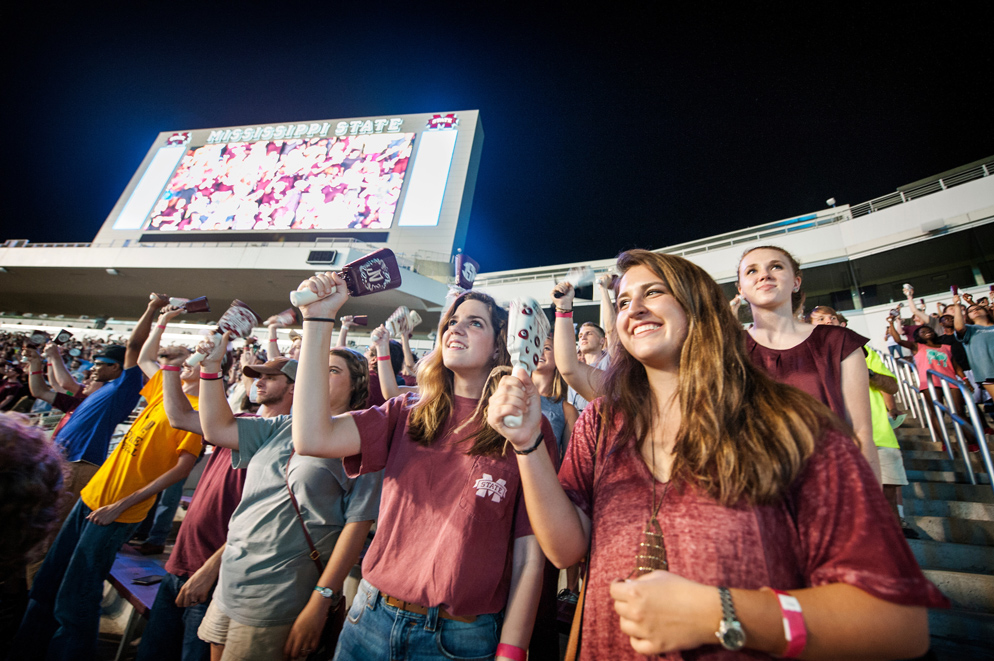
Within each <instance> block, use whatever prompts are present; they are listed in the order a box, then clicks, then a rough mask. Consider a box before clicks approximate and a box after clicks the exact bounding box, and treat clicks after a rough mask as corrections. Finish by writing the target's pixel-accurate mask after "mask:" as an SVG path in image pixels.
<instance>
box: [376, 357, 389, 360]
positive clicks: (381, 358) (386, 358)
mask: <svg viewBox="0 0 994 661" xmlns="http://www.w3.org/2000/svg"><path fill="white" fill-rule="evenodd" d="M376 360H390V356H377V357H376Z"/></svg>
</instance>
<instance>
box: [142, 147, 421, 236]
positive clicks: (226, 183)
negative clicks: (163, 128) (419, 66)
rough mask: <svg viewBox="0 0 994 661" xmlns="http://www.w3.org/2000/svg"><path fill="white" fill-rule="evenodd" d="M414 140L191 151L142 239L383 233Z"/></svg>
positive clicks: (154, 210)
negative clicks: (235, 233) (226, 233)
mask: <svg viewBox="0 0 994 661" xmlns="http://www.w3.org/2000/svg"><path fill="white" fill-rule="evenodd" d="M415 135H416V134H415V133H391V134H376V135H360V136H345V137H329V138H314V139H310V140H268V141H266V140H263V141H259V142H234V143H226V144H211V145H205V146H203V147H195V148H192V149H189V150H188V151H187V152H186V154H185V155H184V156H183V158H182V160H181V161H180V163H179V165H178V166H177V168H176V171H175V173H174V174H173V176H172V178H171V179H170V181H169V183H168V184H167V186H166V188H165V191H164V192H163V194H162V195H161V197H159V199H158V201H157V202H156V203H155V205H154V207H153V208H152V211H151V213H150V214H149V218H148V221H147V222H146V224H145V226H144V227H143V231H144V232H198V231H204V232H217V231H223V230H242V231H255V230H261V231H263V230H268V231H273V230H345V229H348V230H362V229H371V230H373V229H377V230H380V229H386V228H389V227H390V226H391V224H392V223H393V220H394V215H395V214H396V211H397V203H398V201H399V199H400V193H401V189H402V187H403V184H404V177H405V175H406V173H407V169H408V163H409V161H410V158H411V153H412V151H413V148H414V136H415Z"/></svg>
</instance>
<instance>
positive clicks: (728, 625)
mask: <svg viewBox="0 0 994 661" xmlns="http://www.w3.org/2000/svg"><path fill="white" fill-rule="evenodd" d="M718 594H719V595H720V596H721V624H719V625H718V630H717V631H716V632H715V634H714V635H715V636H717V638H718V641H719V642H720V643H721V646H722V647H724V648H725V649H726V650H730V651H732V652H737V651H739V650H740V649H742V648H743V647H745V644H746V634H745V631H744V630H743V629H742V623H741V622H739V619H738V617H737V616H736V615H735V606H734V605H733V604H732V593H731V592H730V591H729V589H728V588H726V587H719V588H718Z"/></svg>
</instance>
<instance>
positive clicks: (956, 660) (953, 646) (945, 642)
mask: <svg viewBox="0 0 994 661" xmlns="http://www.w3.org/2000/svg"><path fill="white" fill-rule="evenodd" d="M930 642H931V644H932V647H931V650H930V655H929V656H925V657H922V659H928V660H929V661H933V660H934V661H994V649H992V648H991V645H990V643H988V642H986V641H981V642H978V643H973V644H971V643H967V642H963V641H961V640H958V639H954V638H943V637H940V636H932V639H931V641H930Z"/></svg>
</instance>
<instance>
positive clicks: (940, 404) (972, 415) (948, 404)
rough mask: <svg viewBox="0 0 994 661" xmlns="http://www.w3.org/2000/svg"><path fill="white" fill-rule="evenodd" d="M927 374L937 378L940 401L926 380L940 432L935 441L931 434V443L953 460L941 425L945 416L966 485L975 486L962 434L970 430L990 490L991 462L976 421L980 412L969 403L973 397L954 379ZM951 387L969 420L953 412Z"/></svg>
mask: <svg viewBox="0 0 994 661" xmlns="http://www.w3.org/2000/svg"><path fill="white" fill-rule="evenodd" d="M928 374H929V375H930V376H934V377H937V378H938V379H939V380H940V383H941V384H942V398H941V399H940V398H939V397H938V392H936V387H935V383H934V380H933V379H928V394H929V397H931V399H932V406H934V407H935V417H936V418H937V419H938V421H939V428H940V430H941V431H942V437H941V439H936V438H935V434H934V433H933V438H932V440H933V441H936V440H941V442H942V444H943V445H944V446H945V448H946V454H948V455H949V458H950V459H951V460H953V461H954V462H955V461H956V456H955V455H954V454H953V445H952V443H951V442H950V440H949V431H948V430H947V429H946V425H945V424H943V418H942V414H943V413H945V414H946V415H948V416H949V418H950V419H951V420H952V421H953V431H955V432H956V446H957V448H958V449H959V454H960V459H961V461H962V463H963V466H965V467H966V476H967V479H969V480H970V484H977V476H976V475H975V474H974V472H973V465H972V464H971V463H970V451H969V449H968V447H967V439H966V435H965V434H964V430H965V429H966V428H971V429H972V431H973V434H974V437H975V443H976V444H977V445H978V446H980V459H981V461H982V462H983V464H984V468H985V469H987V477H988V480H989V481H990V485H991V489H994V464H992V463H991V452H990V449H989V448H988V447H987V438H986V437H985V436H984V424H983V421H982V420H981V418H980V411H978V410H977V405H976V404H974V403H973V394H972V393H970V392H968V391H967V389H966V384H964V383H963V382H961V381H959V380H958V379H954V378H952V377H950V376H946V375H945V374H939V373H938V372H936V371H935V370H929V371H928ZM953 387H955V388H956V389H957V390H959V392H960V395H962V398H963V408H965V409H966V411H965V413H966V414H967V415H968V416H969V419H967V418H964V417H963V416H961V415H960V414H959V413H957V412H956V408H955V407H954V406H953V404H952V401H953V399H952V388H953ZM929 417H931V416H929Z"/></svg>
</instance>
